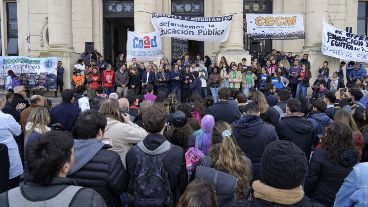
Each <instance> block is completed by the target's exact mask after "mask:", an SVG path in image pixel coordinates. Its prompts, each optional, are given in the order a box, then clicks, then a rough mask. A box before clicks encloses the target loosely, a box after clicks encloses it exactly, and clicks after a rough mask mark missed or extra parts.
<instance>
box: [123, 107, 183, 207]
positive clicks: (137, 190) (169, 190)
mask: <svg viewBox="0 0 368 207" xmlns="http://www.w3.org/2000/svg"><path fill="white" fill-rule="evenodd" d="M166 118H167V114H166V112H165V110H164V108H163V107H161V106H160V105H157V104H154V105H152V106H148V108H147V111H146V112H145V113H144V114H143V117H142V119H143V125H144V128H145V130H146V131H147V132H148V135H147V136H146V137H145V138H144V140H143V141H141V142H139V143H138V144H137V145H135V146H134V147H133V148H131V149H130V150H129V151H128V153H127V155H126V166H127V171H128V175H129V186H130V187H129V188H128V194H129V198H130V199H129V200H130V201H129V202H128V206H138V205H143V203H145V205H147V206H148V205H149V203H147V202H149V201H153V202H154V203H160V206H166V205H168V206H171V205H174V204H175V203H176V201H177V200H178V199H179V196H180V194H181V192H184V189H185V187H186V184H187V180H188V176H187V171H186V167H185V160H184V152H183V149H182V148H181V147H179V146H176V145H173V144H171V143H170V142H169V141H168V140H167V139H166V137H165V136H164V135H163V132H164V130H165V125H166ZM146 159H150V160H151V161H150V162H146V161H145V160H146ZM153 161H155V163H156V164H155V166H153V163H152V162H153ZM145 169H148V170H150V172H151V173H153V171H155V172H156V173H157V174H156V175H157V176H159V177H161V179H162V180H163V181H164V182H162V181H158V180H157V179H156V177H152V176H150V175H147V174H146V173H145ZM157 170H159V171H157ZM139 175H142V176H144V177H146V176H150V179H153V180H152V182H154V183H155V184H157V185H160V186H156V187H155V186H152V185H153V184H154V183H151V182H148V183H147V182H145V181H144V180H142V179H140V177H138V176H139ZM161 179H160V180H161ZM152 188H154V189H152ZM142 189H147V190H142ZM157 193H159V194H157ZM145 201H147V202H145Z"/></svg>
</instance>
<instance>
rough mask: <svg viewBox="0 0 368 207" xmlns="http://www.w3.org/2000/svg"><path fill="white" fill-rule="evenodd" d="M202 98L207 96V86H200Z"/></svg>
mask: <svg viewBox="0 0 368 207" xmlns="http://www.w3.org/2000/svg"><path fill="white" fill-rule="evenodd" d="M201 93H202V98H207V87H202V88H201Z"/></svg>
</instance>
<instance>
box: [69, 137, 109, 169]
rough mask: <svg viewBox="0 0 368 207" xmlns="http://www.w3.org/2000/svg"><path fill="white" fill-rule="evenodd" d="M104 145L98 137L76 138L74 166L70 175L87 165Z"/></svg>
mask: <svg viewBox="0 0 368 207" xmlns="http://www.w3.org/2000/svg"><path fill="white" fill-rule="evenodd" d="M103 146H104V143H102V142H101V141H99V140H97V139H86V140H78V139H75V140H74V166H73V169H72V170H71V171H70V173H69V174H70V175H72V174H73V173H75V172H77V171H78V170H80V169H81V168H82V167H83V166H85V165H86V164H87V163H88V162H89V161H90V160H91V159H92V158H93V157H94V156H95V155H96V154H97V152H99V151H100V150H101V149H102V148H103Z"/></svg>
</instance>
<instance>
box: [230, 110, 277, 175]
mask: <svg viewBox="0 0 368 207" xmlns="http://www.w3.org/2000/svg"><path fill="white" fill-rule="evenodd" d="M233 132H234V136H235V139H236V141H237V142H238V144H239V147H240V148H241V149H242V151H243V152H244V153H245V155H246V156H247V157H248V158H249V159H250V160H251V161H252V165H253V175H254V179H255V180H256V179H259V172H260V164H261V157H262V154H263V151H264V149H265V148H266V146H267V145H268V144H269V143H271V142H273V141H275V140H278V139H279V138H278V136H277V134H276V131H275V128H274V127H273V126H272V125H270V124H268V123H266V122H264V121H263V120H262V119H261V118H260V117H259V116H252V115H247V116H243V117H242V118H241V119H240V120H238V121H236V122H234V124H233Z"/></svg>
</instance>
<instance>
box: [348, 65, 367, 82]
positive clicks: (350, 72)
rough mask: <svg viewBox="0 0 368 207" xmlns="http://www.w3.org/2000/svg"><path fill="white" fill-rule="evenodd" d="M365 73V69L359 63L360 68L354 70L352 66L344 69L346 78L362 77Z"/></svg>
mask: <svg viewBox="0 0 368 207" xmlns="http://www.w3.org/2000/svg"><path fill="white" fill-rule="evenodd" d="M365 75H367V70H366V69H365V68H364V66H363V65H360V68H359V69H358V70H354V68H352V69H350V70H346V78H347V79H348V80H350V79H363V78H364V76H365Z"/></svg>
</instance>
